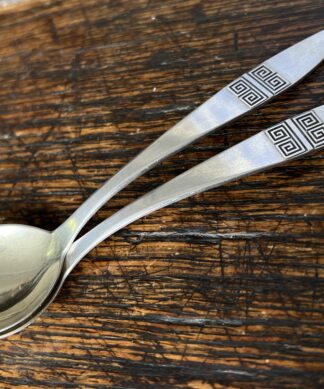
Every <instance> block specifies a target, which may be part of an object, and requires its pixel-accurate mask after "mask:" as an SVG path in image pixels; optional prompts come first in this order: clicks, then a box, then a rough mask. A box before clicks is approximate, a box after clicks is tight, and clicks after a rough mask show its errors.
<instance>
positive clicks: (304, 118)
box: [293, 111, 324, 149]
mask: <svg viewBox="0 0 324 389" xmlns="http://www.w3.org/2000/svg"><path fill="white" fill-rule="evenodd" d="M293 122H294V124H295V126H296V127H298V129H299V130H300V131H301V132H302V133H303V135H304V136H305V138H306V139H307V140H308V142H309V143H310V144H311V145H312V146H313V147H314V148H315V149H316V148H319V147H320V146H323V145H324V123H323V122H322V120H321V119H320V118H319V117H318V116H317V115H315V113H314V112H312V111H310V112H305V113H303V114H301V115H299V116H296V117H295V118H294V119H293Z"/></svg>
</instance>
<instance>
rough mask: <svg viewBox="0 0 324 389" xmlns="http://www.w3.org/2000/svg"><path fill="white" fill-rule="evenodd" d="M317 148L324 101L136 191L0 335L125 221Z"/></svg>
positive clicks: (323, 135) (323, 132) (323, 144)
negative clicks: (141, 192) (149, 187)
mask: <svg viewBox="0 0 324 389" xmlns="http://www.w3.org/2000/svg"><path fill="white" fill-rule="evenodd" d="M322 148H324V105H322V106H320V107H318V108H315V109H313V110H312V111H308V112H304V113H303V114H300V115H298V116H296V117H294V118H292V119H288V120H286V121H284V122H281V123H279V124H277V125H275V126H273V127H271V128H269V129H267V130H264V131H261V132H259V133H258V134H256V135H254V136H252V137H250V138H248V139H246V140H244V141H242V142H241V143H239V144H237V145H236V146H233V147H230V148H228V149H227V150H225V151H223V152H222V153H220V154H218V155H216V156H214V157H212V158H210V159H208V160H206V161H205V162H202V163H200V164H198V165H197V166H195V167H193V168H191V169H189V170H188V171H186V172H184V173H182V174H180V175H179V176H177V177H175V178H173V179H172V180H170V181H168V182H167V183H165V184H163V185H161V186H160V187H158V188H156V189H154V190H153V191H151V192H149V193H147V194H146V195H144V196H142V197H140V198H139V199H138V200H136V201H134V202H133V203H131V204H129V205H128V206H126V207H124V208H122V209H121V210H119V211H118V212H116V213H115V214H114V215H112V216H111V217H110V218H108V219H106V220H105V221H103V222H101V223H100V224H99V225H98V226H96V227H95V228H93V229H92V230H91V231H89V232H88V233H87V234H85V235H84V236H83V237H81V238H80V239H78V240H77V241H76V242H74V243H73V244H72V246H71V248H70V250H69V251H68V253H67V255H66V259H65V261H64V264H63V270H62V273H61V274H60V275H59V277H58V279H57V284H56V285H55V287H54V288H53V289H52V291H51V293H50V294H49V295H48V297H47V299H46V300H45V301H44V302H43V303H42V304H41V305H40V306H39V307H38V309H37V311H35V312H34V313H33V315H32V316H30V317H28V318H26V320H25V321H24V322H23V323H20V324H19V325H18V326H16V327H12V328H11V329H10V331H1V332H0V337H4V336H8V335H9V334H10V333H14V332H17V331H19V330H21V329H22V328H24V327H25V326H27V325H28V324H30V323H31V322H32V321H34V320H35V319H36V317H37V316H38V315H39V314H40V313H41V312H42V311H43V310H44V309H45V308H46V307H47V306H48V305H49V304H50V303H51V301H53V299H54V298H55V297H56V295H57V293H58V292H59V290H60V289H61V287H62V285H63V283H64V281H65V280H66V278H67V277H68V275H69V274H70V273H71V271H72V270H73V269H74V267H75V266H76V265H77V264H78V263H79V262H80V260H81V259H82V258H84V256H85V255H87V253H88V252H89V251H91V250H92V249H93V248H94V247H95V246H96V245H97V244H99V243H100V242H102V241H103V240H104V239H106V238H107V237H109V236H111V235H112V234H113V233H115V232H116V231H118V230H120V229H121V228H123V227H125V226H126V225H128V224H130V223H132V222H133V221H135V220H137V219H139V218H141V217H143V216H145V215H148V214H149V213H151V212H153V211H155V210H158V209H160V208H163V207H165V206H168V205H170V204H172V203H175V202H177V201H179V200H181V199H184V198H186V197H189V196H192V195H194V194H197V193H200V192H203V191H205V190H209V189H211V188H215V187H218V186H221V185H223V184H225V183H228V182H231V181H234V180H237V179H239V178H242V177H245V176H247V175H250V174H253V173H255V172H260V171H263V170H265V169H268V168H270V167H273V166H277V165H279V164H282V163H284V162H286V161H287V160H292V159H296V158H299V157H300V156H304V155H307V154H309V153H312V152H314V151H315V150H320V149H322Z"/></svg>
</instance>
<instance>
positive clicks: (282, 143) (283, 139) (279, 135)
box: [265, 121, 307, 158]
mask: <svg viewBox="0 0 324 389" xmlns="http://www.w3.org/2000/svg"><path fill="white" fill-rule="evenodd" d="M265 132H266V134H267V135H268V136H269V138H270V139H271V140H272V142H273V143H274V145H275V146H276V147H277V149H278V150H279V152H280V153H281V155H282V156H283V157H285V158H291V157H295V156H296V155H299V154H303V153H305V152H306V151H307V147H306V146H305V145H304V143H303V142H302V140H301V139H300V138H299V137H298V136H297V134H296V132H294V131H293V129H292V128H291V127H290V126H289V124H288V123H287V121H285V122H282V123H280V124H278V125H276V126H274V127H271V128H269V129H268V130H266V131H265Z"/></svg>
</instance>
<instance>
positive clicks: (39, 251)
mask: <svg viewBox="0 0 324 389" xmlns="http://www.w3.org/2000/svg"><path fill="white" fill-rule="evenodd" d="M323 57H324V30H323V31H321V32H319V33H317V34H314V35H312V36H310V37H309V38H307V39H305V40H303V41H301V42H299V43H297V44H296V45H294V46H292V47H290V48H288V49H286V50H284V51H283V52H281V53H279V54H277V55H275V56H274V57H272V58H270V59H269V60H267V61H265V62H264V63H263V64H261V65H259V66H258V67H257V68H255V69H253V70H252V71H250V72H249V73H246V74H244V75H243V76H242V77H240V78H239V79H237V80H235V81H233V82H232V83H231V84H230V85H229V86H228V87H225V88H223V89H222V90H221V91H219V92H218V93H217V94H216V95H214V96H213V97H211V98H210V99H209V100H208V101H206V102H205V103H204V104H202V105H201V106H200V107H198V108H197V109H196V110H195V111H193V112H192V113H191V114H189V115H188V116H187V117H186V118H184V119H183V120H182V121H180V122H179V123H178V124H176V125H175V126H174V127H173V128H171V129H170V130H169V131H167V132H166V133H164V134H163V135H162V136H161V137H160V138H159V139H157V140H156V141H155V142H154V143H153V144H152V145H150V146H149V147H148V148H147V149H145V150H144V151H143V152H142V153H141V154H139V155H138V156H137V157H136V158H135V159H134V160H133V161H131V162H130V163H129V164H128V165H126V166H125V167H124V168H123V169H121V170H120V171H119V172H118V173H117V174H116V175H115V176H113V177H112V178H111V179H110V180H108V181H107V182H106V183H105V184H104V185H103V186H102V187H101V188H100V189H99V190H97V191H96V192H95V193H94V194H93V195H92V196H91V197H90V198H89V199H88V200H86V201H85V202H84V203H83V204H82V205H81V206H80V207H79V208H78V209H77V210H76V211H75V212H74V213H73V214H72V215H71V216H70V217H69V218H68V219H67V220H66V221H65V222H64V223H63V224H62V225H61V226H59V227H58V228H57V229H56V230H55V231H53V232H48V231H45V230H42V229H39V228H35V227H31V226H24V225H2V226H0V336H1V335H2V336H5V335H6V334H10V333H14V332H17V331H18V330H20V329H22V328H23V327H24V326H26V325H27V324H28V323H29V322H30V321H32V320H33V319H34V317H36V316H37V313H38V312H40V311H41V310H42V309H43V307H45V306H46V305H47V302H48V299H50V298H51V293H54V294H56V293H57V291H58V288H59V287H60V285H61V281H62V277H63V278H64V274H66V272H62V267H63V265H64V266H66V265H65V263H64V259H65V257H66V255H67V253H68V251H69V249H70V248H71V245H72V243H73V241H74V239H75V238H76V236H77V234H78V233H79V232H80V230H81V229H82V228H83V226H84V225H85V224H86V222H87V221H88V220H89V219H90V218H91V217H92V216H93V215H94V214H95V213H96V212H97V210H98V209H99V208H100V207H101V206H102V205H103V204H104V203H105V202H107V201H108V200H109V199H110V198H111V197H113V196H114V195H115V194H116V193H117V192H119V191H120V190H121V189H122V188H124V187H125V186H126V185H128V184H129V183H130V182H131V181H133V180H134V179H136V178H137V177H138V176H140V175H141V174H143V173H144V172H146V171H148V170H149V169H151V168H152V167H153V166H155V165H156V164H157V163H159V162H160V161H162V160H163V159H165V158H166V157H168V156H169V155H171V154H174V153H175V152H177V151H178V150H180V149H182V148H184V147H185V146H187V145H189V144H190V143H192V142H193V141H195V140H196V139H198V138H200V137H202V136H203V135H206V134H207V133H209V132H211V131H212V130H215V129H216V128H219V127H221V126H222V125H224V124H226V123H228V122H230V121H232V120H234V119H236V118H237V117H239V116H242V115H244V114H246V113H247V112H249V111H251V110H252V109H253V108H255V107H257V106H260V105H261V104H263V103H265V102H267V101H269V100H270V99H271V98H273V97H274V96H275V95H277V94H279V93H281V92H282V91H283V90H285V89H287V88H289V87H291V86H292V85H294V84H295V83H296V82H298V81H299V80H300V79H302V78H303V77H304V76H305V75H306V74H307V73H309V72H310V71H311V70H312V69H313V68H314V67H315V66H317V65H318V64H319V63H320V62H321V61H322V60H323ZM236 176H237V175H236ZM224 182H225V181H224ZM211 186H212V185H211ZM206 189H207V187H205V189H203V190H206ZM190 190H191V192H192V193H196V189H195V188H193V189H190ZM188 195H189V193H187V192H186V196H188ZM181 196H183V194H182V195H181ZM176 198H178V197H176ZM180 198H182V197H179V199H180ZM168 201H169V200H168ZM173 201H176V200H173ZM167 203H169V202H166V203H165V205H166V204H167ZM163 204H164V203H163ZM163 204H160V206H159V207H162V206H163ZM125 220H126V221H127V220H129V219H127V218H126V219H125ZM132 220H135V219H132ZM129 222H131V221H129ZM120 223H121V222H119V224H120ZM120 225H122V224H120ZM124 225H125V224H124ZM116 226H117V225H116ZM98 228H99V226H98ZM120 228H121V227H120ZM94 231H97V232H98V233H99V235H98V236H97V237H96V238H95V237H94V236H93V235H92V234H91V235H90V237H91V239H92V238H95V239H94V241H93V242H99V241H100V238H99V240H98V237H100V236H103V235H105V234H103V235H100V233H101V230H100V228H99V229H96V230H94ZM97 232H96V233H97ZM86 236H89V235H86ZM82 242H83V243H82ZM84 242H85V240H81V241H80V242H79V244H78V245H77V246H75V247H74V251H73V252H78V250H77V247H78V248H80V247H82V246H83V245H84ZM89 247H90V246H89ZM85 251H87V250H85ZM85 251H83V252H85ZM79 256H80V255H79ZM78 260H80V258H79V259H78ZM67 263H69V261H68V262H67ZM68 266H69V265H68Z"/></svg>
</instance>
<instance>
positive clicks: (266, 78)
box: [249, 65, 290, 95]
mask: <svg viewBox="0 0 324 389" xmlns="http://www.w3.org/2000/svg"><path fill="white" fill-rule="evenodd" d="M249 75H250V76H251V77H253V78H254V79H255V80H256V81H258V82H259V83H260V84H261V85H262V86H263V87H264V88H266V89H267V90H269V91H270V92H271V93H272V94H274V95H275V94H277V93H279V92H281V91H282V90H283V89H285V88H287V87H288V86H289V85H290V83H289V82H288V81H287V80H285V79H284V78H283V77H282V76H280V75H279V74H278V73H276V72H274V71H272V70H270V69H269V68H268V67H267V66H265V65H260V66H258V67H257V68H255V69H253V70H251V71H250V72H249Z"/></svg>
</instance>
